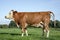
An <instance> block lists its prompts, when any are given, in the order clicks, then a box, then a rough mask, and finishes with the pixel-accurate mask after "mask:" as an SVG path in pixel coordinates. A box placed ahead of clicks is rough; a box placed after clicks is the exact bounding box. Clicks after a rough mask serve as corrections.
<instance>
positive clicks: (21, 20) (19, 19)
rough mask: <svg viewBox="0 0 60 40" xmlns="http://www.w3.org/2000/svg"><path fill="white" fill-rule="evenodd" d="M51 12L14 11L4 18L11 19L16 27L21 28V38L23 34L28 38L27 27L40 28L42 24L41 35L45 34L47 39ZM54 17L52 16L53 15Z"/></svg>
mask: <svg viewBox="0 0 60 40" xmlns="http://www.w3.org/2000/svg"><path fill="white" fill-rule="evenodd" d="M51 14H53V12H51V11H46V12H17V11H14V10H11V11H10V12H9V15H7V16H5V18H7V19H12V20H14V21H15V23H16V24H17V26H18V27H19V26H21V28H22V36H23V35H24V33H26V35H27V36H28V33H27V29H26V28H27V25H28V24H30V25H34V26H40V25H41V24H43V35H44V32H46V33H47V35H46V36H47V37H49V26H48V25H49V23H50V17H51ZM53 16H54V14H53Z"/></svg>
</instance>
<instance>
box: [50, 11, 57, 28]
mask: <svg viewBox="0 0 60 40" xmlns="http://www.w3.org/2000/svg"><path fill="white" fill-rule="evenodd" d="M50 14H52V15H53V21H54V27H56V21H55V15H54V13H53V12H51V11H50Z"/></svg>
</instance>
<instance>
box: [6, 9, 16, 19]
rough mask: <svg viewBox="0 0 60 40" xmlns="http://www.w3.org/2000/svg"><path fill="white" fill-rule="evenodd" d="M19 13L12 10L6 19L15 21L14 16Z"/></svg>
mask: <svg viewBox="0 0 60 40" xmlns="http://www.w3.org/2000/svg"><path fill="white" fill-rule="evenodd" d="M15 13H17V11H14V10H11V11H10V12H9V14H8V15H6V16H5V18H6V19H13V15H14V14H15Z"/></svg>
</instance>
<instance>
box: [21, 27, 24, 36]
mask: <svg viewBox="0 0 60 40" xmlns="http://www.w3.org/2000/svg"><path fill="white" fill-rule="evenodd" d="M21 36H22V37H23V36H24V28H22V35H21Z"/></svg>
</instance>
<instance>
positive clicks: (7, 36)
mask: <svg viewBox="0 0 60 40" xmlns="http://www.w3.org/2000/svg"><path fill="white" fill-rule="evenodd" d="M27 30H28V33H29V36H26V35H24V36H23V37H22V36H21V29H19V28H0V40H60V29H59V28H50V37H49V38H46V37H45V36H42V29H41V28H28V29H27Z"/></svg>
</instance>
